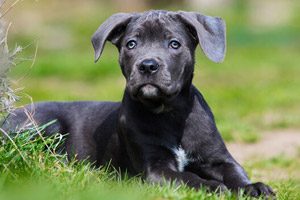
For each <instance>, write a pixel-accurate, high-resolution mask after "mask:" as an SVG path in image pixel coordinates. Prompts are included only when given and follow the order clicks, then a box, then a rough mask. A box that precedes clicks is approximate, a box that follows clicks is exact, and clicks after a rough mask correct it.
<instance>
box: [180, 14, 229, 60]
mask: <svg viewBox="0 0 300 200" xmlns="http://www.w3.org/2000/svg"><path fill="white" fill-rule="evenodd" d="M178 15H179V17H180V18H181V20H182V21H183V23H185V24H186V25H188V26H189V27H192V28H193V29H194V30H195V31H196V32H197V38H198V42H199V44H200V46H201V49H202V50H203V52H204V54H205V55H206V56H207V57H208V58H209V59H210V60H212V61H214V62H222V61H223V60H224V57H225V51H226V38H225V31H226V30H225V29H226V26H225V22H224V20H222V19H221V18H219V17H210V16H205V15H202V14H200V13H196V12H182V11H180V12H178Z"/></svg>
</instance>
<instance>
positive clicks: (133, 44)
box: [126, 40, 136, 49]
mask: <svg viewBox="0 0 300 200" xmlns="http://www.w3.org/2000/svg"><path fill="white" fill-rule="evenodd" d="M126 47H127V49H134V47H136V41H135V40H129V41H128V42H127V44H126Z"/></svg>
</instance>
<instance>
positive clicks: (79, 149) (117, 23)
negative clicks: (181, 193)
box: [3, 10, 273, 197]
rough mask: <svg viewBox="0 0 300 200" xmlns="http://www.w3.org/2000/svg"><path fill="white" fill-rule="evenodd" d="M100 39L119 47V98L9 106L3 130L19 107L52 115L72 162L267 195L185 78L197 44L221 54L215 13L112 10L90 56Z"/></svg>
mask: <svg viewBox="0 0 300 200" xmlns="http://www.w3.org/2000/svg"><path fill="white" fill-rule="evenodd" d="M106 41H110V42H111V43H113V44H114V45H115V46H116V47H117V48H118V50H119V63H120V66H121V70H122V73H123V75H124V77H125V79H126V88H125V92H124V96H123V100H122V102H43V103H36V104H34V105H33V106H26V107H24V108H22V109H18V110H16V111H15V112H14V114H12V115H10V116H9V117H8V118H7V120H6V122H5V123H4V126H3V128H4V129H5V130H6V131H13V130H14V129H15V128H16V127H20V126H21V125H22V124H24V123H26V120H27V116H26V115H25V114H24V109H26V110H28V111H29V112H32V113H33V118H34V120H35V121H36V123H37V124H38V125H42V124H45V123H47V122H49V121H52V120H54V119H55V120H57V121H56V123H54V124H52V125H51V126H49V127H48V128H47V129H46V135H51V134H53V133H56V132H60V133H69V134H68V136H67V140H66V142H65V150H66V152H67V153H68V155H69V156H74V155H76V156H77V158H78V159H79V160H82V159H89V160H90V161H91V162H94V163H96V165H98V166H99V165H103V164H105V163H107V162H111V164H112V165H113V166H114V167H116V168H120V169H122V170H126V171H127V172H128V173H130V174H132V175H135V174H139V173H142V174H143V175H144V177H145V179H146V180H148V181H150V182H155V183H162V182H163V181H164V180H167V181H175V182H177V183H184V184H186V185H188V186H190V187H193V188H196V189H198V188H200V187H202V186H205V187H207V188H209V189H211V190H216V189H220V190H224V189H225V190H226V189H229V190H232V191H238V190H239V189H244V190H245V191H246V192H247V193H248V194H250V195H251V196H255V197H256V196H260V195H266V196H268V195H273V191H272V189H271V188H270V187H269V186H267V185H265V184H263V183H260V182H258V183H251V182H250V180H249V179H248V177H247V175H246V173H245V172H244V170H243V168H242V167H241V166H240V165H239V164H238V163H237V162H236V161H235V160H234V158H233V157H232V156H231V155H230V153H229V152H228V150H227V149H226V147H225V144H224V142H223V140H222V138H221V136H220V133H219V131H218V129H217V127H216V124H215V121H214V116H213V114H212V112H211V110H210V108H209V106H208V105H207V103H206V101H205V100H204V98H203V96H202V94H201V93H200V92H199V90H198V89H196V87H195V86H194V85H193V84H192V79H193V72H194V63H195V59H194V57H195V55H194V54H195V49H196V47H197V45H198V44H199V46H200V47H201V49H202V51H203V52H204V54H205V55H206V56H207V57H208V58H209V59H210V60H212V61H214V62H221V61H222V60H223V59H224V55H225V45H226V42H225V22H224V21H223V20H222V19H221V18H218V17H210V16H205V15H202V14H200V13H196V12H182V11H179V12H170V11H161V10H159V11H156V10H153V11H148V12H143V13H118V14H114V15H112V16H111V17H109V18H108V19H107V20H106V21H105V22H104V23H103V24H102V25H101V26H100V27H99V28H98V30H97V31H96V32H95V34H94V35H93V37H92V44H93V47H94V50H95V61H97V60H98V59H99V57H100V56H101V53H102V50H103V48H104V45H105V42H106ZM112 84H113V83H112ZM103 89H104V90H105V88H103ZM95 92H97V91H95Z"/></svg>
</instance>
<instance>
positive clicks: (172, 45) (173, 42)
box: [169, 40, 181, 49]
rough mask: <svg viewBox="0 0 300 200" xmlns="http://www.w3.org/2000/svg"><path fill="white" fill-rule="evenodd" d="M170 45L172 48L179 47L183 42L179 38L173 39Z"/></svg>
mask: <svg viewBox="0 0 300 200" xmlns="http://www.w3.org/2000/svg"><path fill="white" fill-rule="evenodd" d="M169 47H171V48H172V49H178V48H179V47H181V44H180V43H179V42H178V41H177V40H171V41H170V43H169Z"/></svg>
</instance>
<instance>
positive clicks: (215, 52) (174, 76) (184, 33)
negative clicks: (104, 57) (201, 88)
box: [92, 11, 225, 104]
mask: <svg viewBox="0 0 300 200" xmlns="http://www.w3.org/2000/svg"><path fill="white" fill-rule="evenodd" d="M107 40H108V41H110V42H112V43H113V44H115V45H116V46H117V47H118V49H119V52H120V56H119V62H120V66H121V68H122V72H123V74H124V76H125V78H126V90H127V92H128V93H129V94H130V96H131V97H132V98H133V99H136V100H139V101H141V102H142V103H144V104H151V103H157V102H164V101H168V100H171V99H173V98H174V97H176V96H177V95H178V94H179V93H180V91H181V90H182V89H183V88H185V86H187V85H189V84H191V80H192V76H193V71H194V68H193V67H194V51H195V48H196V46H197V44H200V46H201V48H202V50H203V52H204V53H205V55H206V56H207V57H208V58H209V59H211V60H212V61H214V62H221V61H222V60H223V59H224V55H225V23H224V21H223V20H222V19H220V18H217V17H209V16H205V15H202V14H199V13H194V12H168V11H148V12H144V13H118V14H115V15H113V16H111V17H110V18H108V19H107V20H106V21H105V22H104V23H103V24H102V25H101V26H100V27H99V28H98V30H97V31H96V32H95V34H94V35H93V37H92V43H93V47H94V49H95V61H97V60H98V59H99V57H100V55H101V53H102V50H103V47H104V44H105V42H106V41H107Z"/></svg>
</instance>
